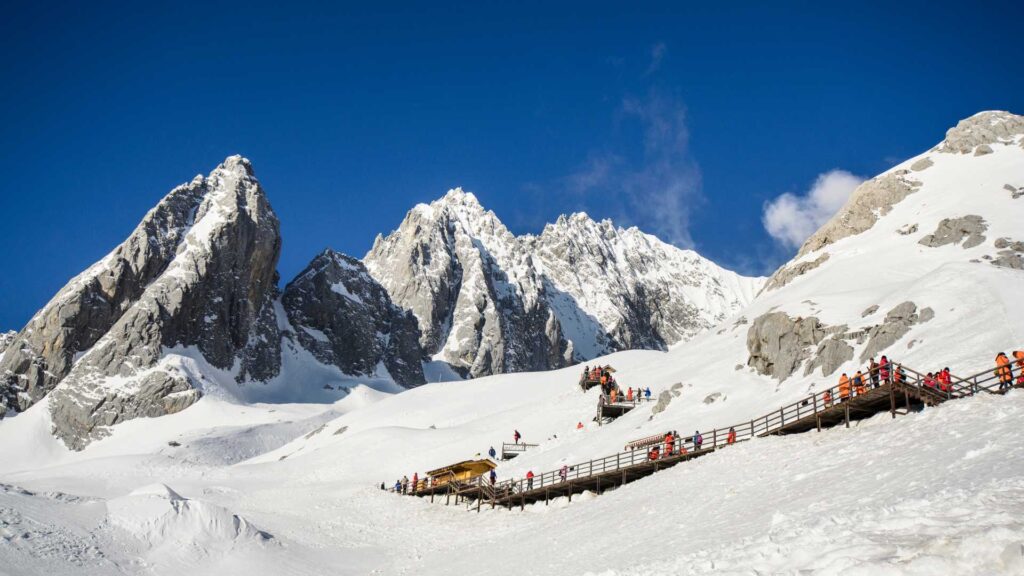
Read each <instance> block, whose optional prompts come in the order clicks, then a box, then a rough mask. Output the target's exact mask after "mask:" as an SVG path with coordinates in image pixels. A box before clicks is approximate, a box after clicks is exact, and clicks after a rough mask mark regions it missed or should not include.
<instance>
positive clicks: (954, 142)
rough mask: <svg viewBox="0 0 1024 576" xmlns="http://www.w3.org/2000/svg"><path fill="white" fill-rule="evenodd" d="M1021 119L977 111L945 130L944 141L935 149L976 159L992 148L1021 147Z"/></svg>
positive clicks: (1023, 119)
mask: <svg viewBox="0 0 1024 576" xmlns="http://www.w3.org/2000/svg"><path fill="white" fill-rule="evenodd" d="M1022 135H1024V116H1018V115H1016V114H1012V113H1010V112H1005V111H1002V110H990V111H985V112H979V113H977V114H975V115H973V116H971V117H969V118H965V119H963V120H961V121H960V122H958V123H957V125H956V126H954V127H953V128H950V129H949V130H947V131H946V138H945V139H944V140H943V141H942V142H940V143H939V145H938V146H936V148H935V149H936V150H937V151H938V152H954V153H960V154H969V153H972V152H973V153H974V154H975V155H976V156H982V155H984V154H988V153H991V151H992V148H991V147H992V146H993V145H1014V144H1020V145H1022V146H1024V139H1021V136H1022Z"/></svg>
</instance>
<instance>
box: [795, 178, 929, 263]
mask: <svg viewBox="0 0 1024 576" xmlns="http://www.w3.org/2000/svg"><path fill="white" fill-rule="evenodd" d="M909 173H910V171H909V170H894V171H891V172H886V173H885V174H882V175H881V176H877V177H875V178H872V179H871V180H868V181H867V182H864V183H863V184H861V185H860V186H858V187H857V189H856V190H854V191H853V193H852V194H850V199H849V200H847V202H846V205H844V206H843V207H842V209H840V210H839V212H838V213H836V215H835V216H833V217H832V218H831V219H830V220H829V221H828V222H826V223H825V225H824V226H822V227H821V228H819V229H818V231H817V232H815V233H814V234H813V235H811V237H810V238H808V239H807V241H806V242H804V244H803V246H801V247H800V252H799V253H798V254H797V257H798V258H799V257H800V256H803V255H805V254H808V253H810V252H814V251H815V250H819V249H821V248H823V247H825V246H828V245H829V244H833V243H835V242H837V241H839V240H842V239H843V238H846V237H848V236H854V235H856V234H860V233H861V232H864V231H865V230H869V229H870V228H871V227H872V226H874V225H875V222H877V221H878V219H879V218H880V217H882V216H885V215H886V214H888V213H889V212H890V211H891V210H892V207H893V206H895V205H896V204H897V203H899V202H901V201H902V200H903V199H904V198H906V197H907V196H909V195H910V194H913V193H914V192H915V191H917V190H918V188H920V186H921V183H920V182H917V181H915V180H913V179H910V178H908V177H907V175H908V174H909Z"/></svg>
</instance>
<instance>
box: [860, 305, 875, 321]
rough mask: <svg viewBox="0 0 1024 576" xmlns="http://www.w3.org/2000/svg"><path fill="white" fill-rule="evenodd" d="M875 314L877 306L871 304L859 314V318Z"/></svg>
mask: <svg viewBox="0 0 1024 576" xmlns="http://www.w3.org/2000/svg"><path fill="white" fill-rule="evenodd" d="M875 312H878V304H872V305H871V306H868V307H867V308H866V309H865V310H864V311H863V312H861V313H860V317H861V318H867V317H868V316H871V315H872V314H874V313H875Z"/></svg>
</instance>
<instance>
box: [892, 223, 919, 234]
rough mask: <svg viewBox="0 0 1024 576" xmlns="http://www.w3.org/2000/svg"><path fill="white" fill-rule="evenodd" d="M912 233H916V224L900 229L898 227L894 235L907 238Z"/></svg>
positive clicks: (906, 225)
mask: <svg viewBox="0 0 1024 576" xmlns="http://www.w3.org/2000/svg"><path fill="white" fill-rule="evenodd" d="M914 232H917V223H914V224H904V225H903V226H902V227H900V229H899V230H897V231H896V233H897V234H899V235H900V236H909V235H911V234H913V233H914Z"/></svg>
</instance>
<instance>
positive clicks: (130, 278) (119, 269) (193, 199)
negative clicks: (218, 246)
mask: <svg viewBox="0 0 1024 576" xmlns="http://www.w3.org/2000/svg"><path fill="white" fill-rule="evenodd" d="M205 191H206V188H205V180H204V179H203V178H202V177H199V176H197V177H196V179H195V180H193V181H192V183H191V184H187V185H184V186H179V187H177V188H175V189H174V190H172V191H171V192H170V193H169V194H168V195H167V196H166V197H165V198H164V199H163V200H162V201H161V202H160V203H159V204H158V205H157V206H156V207H155V208H153V209H152V210H150V211H149V213H147V214H146V216H145V217H144V218H143V220H142V222H141V223H139V225H138V226H137V227H136V228H135V230H134V231H133V232H132V233H131V235H130V236H129V237H128V239H127V240H125V241H124V242H123V243H122V244H121V245H120V246H118V247H117V248H115V249H114V251H113V252H111V253H110V254H109V255H108V256H106V257H105V258H104V259H103V260H101V261H100V262H97V263H96V264H94V265H93V266H91V267H90V268H89V269H88V270H86V271H85V272H82V273H81V274H79V275H78V276H76V277H75V278H73V279H72V280H71V281H70V282H68V284H67V285H66V286H65V287H64V288H62V289H61V290H60V292H58V293H57V295H56V296H54V297H53V298H52V299H51V300H50V301H49V303H47V304H46V306H44V307H43V309H42V310H40V311H39V312H36V314H35V315H34V316H33V317H32V319H31V320H29V322H28V324H27V325H26V326H25V327H24V328H23V329H22V330H21V332H20V333H19V334H18V336H17V337H16V338H15V339H14V341H13V342H11V343H10V345H9V346H8V347H7V350H6V351H5V352H4V353H3V356H2V357H0V396H6V397H7V398H8V401H9V403H10V405H11V407H12V408H15V409H17V410H25V409H27V408H28V407H29V406H31V405H32V404H34V403H36V402H38V401H39V400H40V399H41V398H43V396H45V395H46V394H47V393H49V392H50V391H51V390H53V388H54V387H55V386H56V385H57V384H58V383H59V382H60V381H61V380H62V379H63V378H64V377H65V376H67V374H68V372H70V371H71V366H72V364H73V363H74V359H75V357H76V355H80V354H82V353H84V352H85V351H87V350H89V349H90V348H92V346H93V345H95V344H96V342H97V341H98V340H99V339H100V338H101V337H102V336H103V335H105V334H106V333H107V332H108V331H109V330H110V328H111V327H112V326H113V325H114V323H115V322H116V321H117V320H118V319H119V318H120V317H121V315H122V314H124V313H125V311H126V310H127V309H128V308H129V307H130V306H131V305H132V304H133V303H134V302H135V301H136V300H138V299H139V298H140V297H141V296H142V293H143V292H144V291H145V289H146V287H147V286H149V284H150V283H152V282H153V281H154V280H155V279H156V278H157V277H158V276H159V275H160V274H162V273H163V272H164V271H165V269H166V268H167V266H168V265H169V264H170V262H171V261H172V260H173V259H174V257H175V254H176V253H177V251H178V249H179V247H180V246H181V244H182V243H183V241H184V238H185V235H186V234H187V232H188V231H189V229H190V228H191V226H192V224H193V222H194V220H195V215H196V211H197V210H198V208H199V204H200V203H201V202H202V200H203V195H204V193H205ZM0 414H2V413H0Z"/></svg>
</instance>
